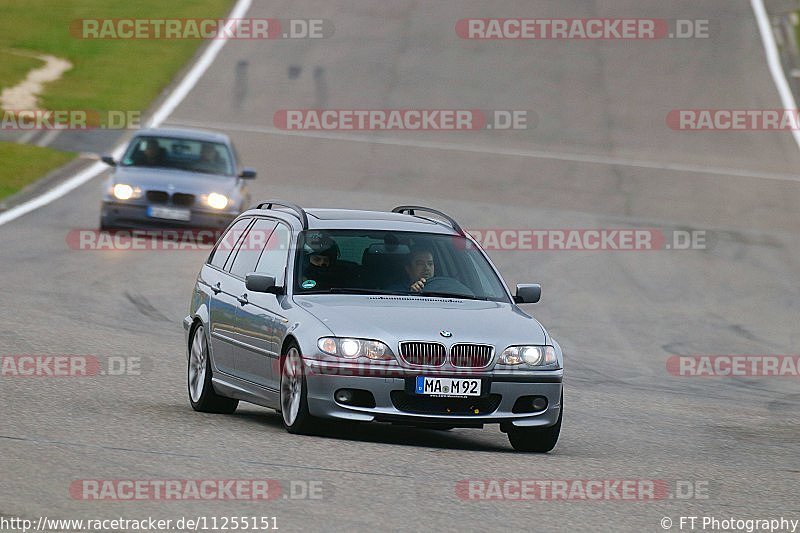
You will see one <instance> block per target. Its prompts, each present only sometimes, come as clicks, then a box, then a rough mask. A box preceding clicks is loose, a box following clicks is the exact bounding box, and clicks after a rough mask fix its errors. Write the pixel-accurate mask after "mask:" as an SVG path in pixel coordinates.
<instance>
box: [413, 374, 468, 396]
mask: <svg viewBox="0 0 800 533" xmlns="http://www.w3.org/2000/svg"><path fill="white" fill-rule="evenodd" d="M415 391H416V393H417V394H422V395H426V396H480V395H481V380H480V379H461V378H432V377H426V376H417V382H416V387H415Z"/></svg>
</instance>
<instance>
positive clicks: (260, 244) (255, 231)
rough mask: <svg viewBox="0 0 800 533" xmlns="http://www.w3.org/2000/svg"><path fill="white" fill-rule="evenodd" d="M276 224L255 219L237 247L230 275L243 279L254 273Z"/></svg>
mask: <svg viewBox="0 0 800 533" xmlns="http://www.w3.org/2000/svg"><path fill="white" fill-rule="evenodd" d="M276 224H277V222H276V221H274V220H268V219H263V218H260V219H257V220H256V222H255V224H253V226H252V227H251V228H250V231H248V232H247V235H245V236H244V238H243V239H241V241H240V242H239V245H238V246H237V252H236V257H235V258H234V260H233V264H232V265H231V274H233V275H234V276H236V277H239V278H243V277H245V276H246V275H247V274H248V273H250V272H255V270H256V263H258V258H259V257H261V252H263V251H264V248H265V246H266V244H267V242H268V241H269V238H270V235H272V231H273V230H274V229H275V225H276Z"/></svg>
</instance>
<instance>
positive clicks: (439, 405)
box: [390, 390, 502, 416]
mask: <svg viewBox="0 0 800 533" xmlns="http://www.w3.org/2000/svg"><path fill="white" fill-rule="evenodd" d="M390 397H391V399H392V404H393V405H394V406H395V408H396V409H397V410H399V411H404V412H406V413H419V414H427V415H459V416H465V415H472V416H479V415H488V414H491V413H494V412H495V411H497V408H498V407H499V406H500V400H501V399H502V396H501V395H499V394H490V395H489V396H486V397H482V398H480V397H479V398H431V397H430V396H420V395H417V394H408V393H407V392H406V391H401V390H396V391H392V392H391V394H390ZM476 411H477V412H476Z"/></svg>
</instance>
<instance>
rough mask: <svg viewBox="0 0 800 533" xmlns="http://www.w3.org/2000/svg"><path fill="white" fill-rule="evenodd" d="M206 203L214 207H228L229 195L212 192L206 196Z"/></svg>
mask: <svg viewBox="0 0 800 533" xmlns="http://www.w3.org/2000/svg"><path fill="white" fill-rule="evenodd" d="M206 203H207V204H208V205H209V206H211V207H213V208H214V209H225V208H226V207H228V197H227V196H225V195H224V194H220V193H218V192H212V193H211V194H209V195H208V197H206Z"/></svg>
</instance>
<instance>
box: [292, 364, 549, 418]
mask: <svg viewBox="0 0 800 533" xmlns="http://www.w3.org/2000/svg"><path fill="white" fill-rule="evenodd" d="M304 364H305V374H306V383H307V385H308V409H309V412H310V413H311V414H312V415H313V416H318V417H321V418H335V419H341V420H350V421H361V422H371V421H382V422H399V423H408V424H418V425H426V424H431V425H434V424H439V425H447V426H455V427H480V426H482V425H483V424H498V423H499V424H501V425H504V426H507V425H513V426H515V427H549V426H552V425H553V424H555V423H556V422H557V421H558V415H559V413H560V412H561V391H562V379H563V370H550V371H540V372H505V371H497V370H495V371H484V372H481V373H477V372H473V373H469V374H465V373H453V374H441V373H438V372H435V371H434V372H432V371H426V370H422V369H420V370H411V369H405V368H399V367H396V368H394V369H393V371H392V372H389V373H386V375H385V376H384V375H375V373H372V375H362V374H361V373H360V370H359V368H358V367H349V366H348V365H346V364H343V365H337V366H336V367H335V368H332V367H331V365H330V363H329V362H320V361H315V360H313V359H304ZM354 374H355V375H354ZM379 374H380V373H379ZM418 375H442V376H445V375H447V376H451V377H455V376H458V377H469V378H481V379H482V380H483V382H484V391H483V393H484V394H483V395H482V396H483V398H482V399H479V398H474V399H470V400H463V401H462V400H458V401H455V402H453V403H454V404H458V405H460V406H462V405H468V404H469V403H470V402H473V403H474V405H475V407H476V409H477V410H478V411H479V412H478V413H472V412H471V413H469V414H467V413H464V412H463V409H460V408H458V409H456V408H454V410H455V411H458V412H457V413H447V412H446V410H445V409H444V404H446V403H447V401H444V402H442V401H438V400H437V402H438V403H439V404H442V405H443V408H442V409H441V410H440V411H437V409H427V410H429V411H435V412H419V410H417V409H416V408H415V407H414V404H417V405H418V404H419V402H420V400H421V398H420V397H419V396H416V397H415V395H413V394H409V392H408V380H409V379H413V378H415V377H416V376H418ZM345 388H346V389H357V390H363V391H368V392H370V393H371V394H372V396H373V397H374V399H375V406H374V407H356V406H351V405H344V404H341V403H339V402H337V401H336V400H335V399H334V394H335V393H336V391H338V390H339V389H345ZM487 389H488V390H487ZM496 396H499V398H497V397H496ZM521 396H544V397H546V398H547V408H546V409H544V410H542V411H538V412H535V413H531V412H527V413H515V412H513V409H514V405H515V404H516V402H517V400H518V399H519V398H520V397H521ZM425 400H427V398H425ZM425 400H423V401H422V403H423V404H424V403H425ZM469 410H470V411H472V409H469Z"/></svg>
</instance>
